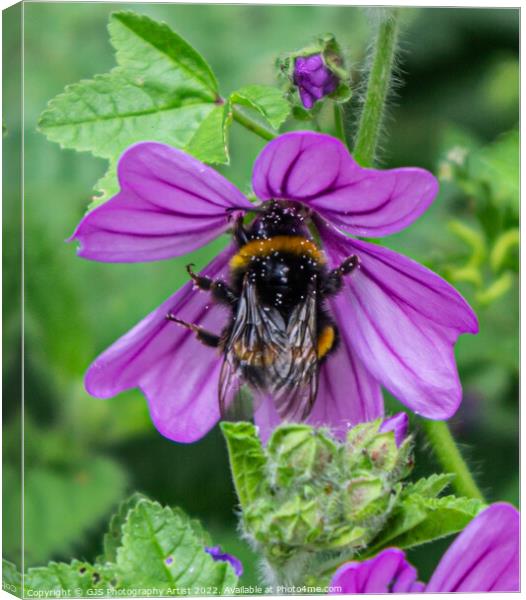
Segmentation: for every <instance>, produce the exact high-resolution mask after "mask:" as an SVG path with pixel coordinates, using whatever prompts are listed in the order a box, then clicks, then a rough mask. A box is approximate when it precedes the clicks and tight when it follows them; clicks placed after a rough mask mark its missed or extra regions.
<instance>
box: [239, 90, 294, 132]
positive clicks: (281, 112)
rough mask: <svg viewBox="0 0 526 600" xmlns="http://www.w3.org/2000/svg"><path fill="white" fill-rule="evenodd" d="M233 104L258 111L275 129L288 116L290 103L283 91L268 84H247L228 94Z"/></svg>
mask: <svg viewBox="0 0 526 600" xmlns="http://www.w3.org/2000/svg"><path fill="white" fill-rule="evenodd" d="M230 101H231V102H232V103H233V104H241V105H242V106H248V107H249V108H253V109H254V110H256V111H258V113H259V114H260V115H261V116H262V117H263V118H264V119H265V120H266V121H268V122H269V123H270V125H272V127H274V128H275V129H277V128H278V127H279V126H280V125H281V124H282V123H283V122H284V121H285V119H286V118H287V117H288V116H289V113H290V104H289V102H288V101H287V100H285V98H284V97H283V93H282V92H281V91H280V90H278V89H277V88H275V87H272V86H269V85H247V86H245V87H243V88H241V89H239V90H237V91H235V92H232V94H230Z"/></svg>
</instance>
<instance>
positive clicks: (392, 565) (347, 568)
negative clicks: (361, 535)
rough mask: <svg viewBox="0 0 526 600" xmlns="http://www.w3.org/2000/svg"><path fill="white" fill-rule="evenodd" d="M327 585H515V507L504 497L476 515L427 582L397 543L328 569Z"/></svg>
mask: <svg viewBox="0 0 526 600" xmlns="http://www.w3.org/2000/svg"><path fill="white" fill-rule="evenodd" d="M331 587H332V588H337V589H339V590H340V592H339V593H343V594H367V593H373V594H374V593H376V594H382V593H388V592H393V593H397V592H398V593H409V592H424V591H425V592H516V591H519V513H518V511H517V510H516V509H515V508H514V507H513V506H511V505H510V504H506V503H504V502H500V503H497V504H492V505H491V506H490V507H489V508H487V509H486V510H484V511H483V512H481V513H480V514H479V515H477V516H476V517H475V518H474V519H473V521H471V523H470V524H469V525H468V526H467V527H466V529H464V531H462V533H461V534H460V535H459V536H458V537H457V539H456V540H455V541H454V542H453V544H452V545H451V546H450V547H449V549H448V550H447V552H446V553H445V554H444V556H443V557H442V559H441V561H440V562H439V564H438V567H437V568H436V569H435V572H434V573H433V575H432V576H431V580H430V581H429V583H428V584H427V585H425V584H423V583H421V582H419V581H417V572H416V569H415V568H414V567H413V566H412V565H411V564H410V563H408V562H407V560H406V558H405V553H404V552H403V551H402V550H399V549H398V548H387V549H386V550H383V551H382V552H380V553H379V554H377V555H376V556H375V557H373V558H370V559H369V560H366V561H363V562H361V563H360V562H350V563H346V564H345V565H343V566H342V567H340V568H339V569H338V570H337V571H336V573H335V574H334V576H333V578H332V581H331Z"/></svg>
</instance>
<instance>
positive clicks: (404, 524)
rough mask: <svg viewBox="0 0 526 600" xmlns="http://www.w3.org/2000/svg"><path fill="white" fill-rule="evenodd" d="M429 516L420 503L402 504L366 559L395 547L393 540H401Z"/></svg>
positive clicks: (407, 502) (374, 542)
mask: <svg viewBox="0 0 526 600" xmlns="http://www.w3.org/2000/svg"><path fill="white" fill-rule="evenodd" d="M427 516H428V512H427V511H426V510H425V509H424V508H423V507H421V506H419V504H418V503H416V502H412V501H406V502H401V503H400V504H399V505H398V506H397V507H396V508H395V510H394V511H393V513H392V515H391V517H390V518H389V520H388V521H387V523H386V525H385V527H384V529H383V530H382V533H381V534H380V535H379V536H377V537H376V538H375V539H374V540H373V543H372V545H371V546H370V547H369V548H367V550H366V552H365V554H364V557H366V556H372V555H374V554H376V553H377V552H379V551H380V550H381V549H382V548H386V547H388V546H394V545H395V544H394V543H393V542H392V540H394V539H397V538H400V537H401V536H402V535H403V534H405V533H406V532H408V531H411V530H412V529H414V528H415V527H417V526H418V525H419V524H420V523H422V522H423V521H424V520H425V519H426V518H427Z"/></svg>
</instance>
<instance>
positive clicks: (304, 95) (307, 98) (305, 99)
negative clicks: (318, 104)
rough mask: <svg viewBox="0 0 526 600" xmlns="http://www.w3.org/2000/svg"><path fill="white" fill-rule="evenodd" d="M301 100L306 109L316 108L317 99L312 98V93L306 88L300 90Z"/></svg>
mask: <svg viewBox="0 0 526 600" xmlns="http://www.w3.org/2000/svg"><path fill="white" fill-rule="evenodd" d="M299 93H300V98H301V102H302V104H303V106H304V107H305V108H309V109H310V108H312V107H313V106H314V102H315V101H316V100H317V98H316V97H314V96H312V95H311V94H310V92H308V91H307V90H306V89H305V88H303V87H301V86H300V88H299Z"/></svg>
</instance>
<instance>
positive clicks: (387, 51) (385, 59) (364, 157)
mask: <svg viewBox="0 0 526 600" xmlns="http://www.w3.org/2000/svg"><path fill="white" fill-rule="evenodd" d="M397 36H398V9H396V8H393V9H389V14H388V15H387V16H386V17H384V19H383V20H382V22H381V23H380V26H379V29H378V35H377V37H376V43H375V48H374V54H373V57H372V63H371V70H370V72H369V79H368V82H367V91H366V94H365V100H364V103H363V108H362V112H361V114H360V120H359V122H358V131H357V133H356V138H355V144H354V152H353V155H354V158H355V159H356V160H357V161H358V163H359V164H360V165H362V166H364V167H369V166H371V165H372V164H373V162H374V156H375V150H376V145H377V143H378V138H379V136H380V129H381V126H382V118H383V114H384V106H385V100H386V98H387V92H388V91H389V85H390V82H391V69H392V67H393V62H394V55H395V51H396V39H397Z"/></svg>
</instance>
